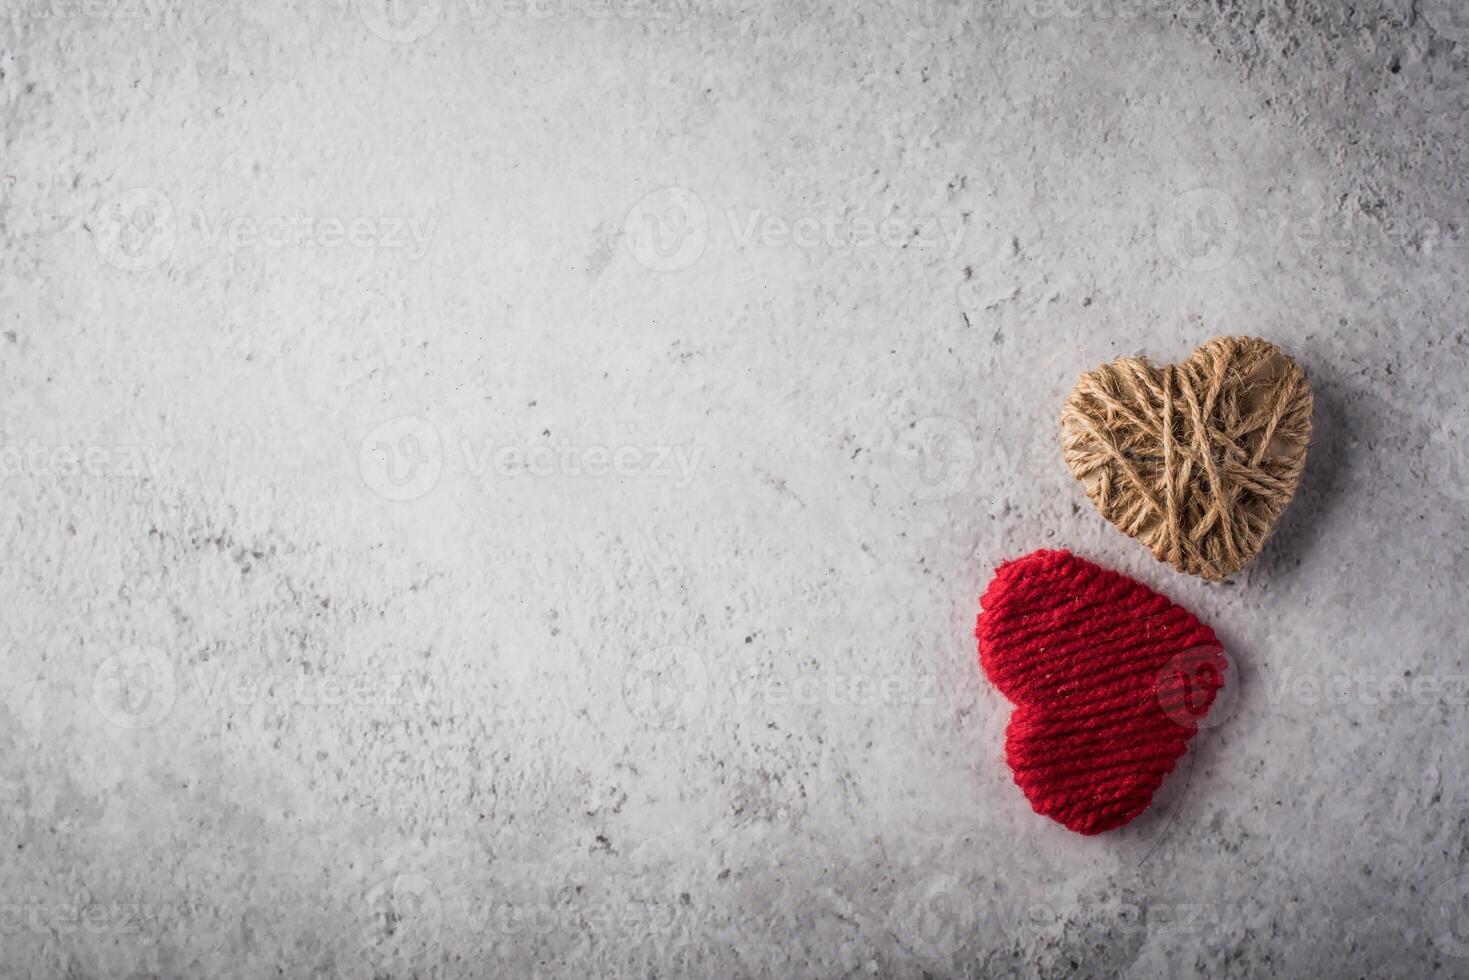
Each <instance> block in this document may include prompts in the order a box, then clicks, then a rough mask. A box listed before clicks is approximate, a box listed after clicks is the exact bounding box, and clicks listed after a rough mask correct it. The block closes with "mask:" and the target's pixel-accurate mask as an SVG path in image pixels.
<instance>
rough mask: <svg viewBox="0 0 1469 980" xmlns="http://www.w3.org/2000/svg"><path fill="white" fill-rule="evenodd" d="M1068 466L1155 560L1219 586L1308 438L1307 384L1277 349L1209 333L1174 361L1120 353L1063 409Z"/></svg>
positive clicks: (1264, 519) (1240, 562)
mask: <svg viewBox="0 0 1469 980" xmlns="http://www.w3.org/2000/svg"><path fill="white" fill-rule="evenodd" d="M1061 430H1062V448H1063V451H1064V453H1065V457H1066V465H1067V466H1069V467H1070V468H1071V472H1072V473H1073V474H1074V475H1075V476H1076V478H1077V479H1078V480H1080V481H1081V483H1082V486H1083V487H1085V488H1086V493H1087V496H1088V497H1090V498H1091V500H1092V502H1093V503H1094V504H1096V505H1097V509H1098V510H1100V511H1101V512H1102V516H1104V517H1106V518H1107V520H1109V521H1111V522H1112V523H1113V524H1115V525H1117V527H1118V528H1120V529H1121V530H1122V531H1124V532H1125V533H1127V534H1129V535H1131V536H1132V537H1134V538H1137V539H1138V540H1139V541H1141V542H1142V543H1143V544H1145V545H1147V547H1148V548H1149V550H1151V551H1152V552H1153V554H1154V556H1156V557H1157V558H1158V560H1159V561H1166V562H1168V563H1169V564H1171V565H1172V566H1173V567H1174V568H1176V569H1178V570H1179V571H1182V572H1188V573H1189V574H1192V575H1199V576H1202V577H1203V578H1206V579H1209V580H1210V581H1215V582H1217V581H1222V580H1223V579H1225V578H1228V577H1229V576H1230V575H1232V574H1233V573H1235V572H1237V571H1239V570H1240V569H1241V568H1242V567H1244V566H1245V565H1246V564H1247V563H1249V561H1250V560H1251V559H1252V558H1254V557H1255V555H1256V554H1258V553H1259V551H1260V548H1261V546H1262V545H1263V544H1264V543H1265V538H1266V537H1267V536H1268V535H1269V533H1270V531H1271V529H1272V528H1273V527H1274V526H1275V521H1276V518H1278V517H1279V516H1280V512H1281V511H1282V510H1284V509H1285V505H1286V504H1287V503H1289V502H1290V498H1291V496H1292V495H1293V494H1294V493H1295V492H1296V486H1297V485H1298V484H1299V482H1300V478H1301V471H1302V470H1303V469H1304V468H1305V464H1306V444H1307V443H1308V442H1309V441H1310V438H1311V386H1310V385H1309V384H1308V383H1307V381H1306V376H1305V374H1304V373H1302V371H1301V369H1300V367H1299V366H1298V365H1297V364H1296V363H1295V361H1293V360H1291V359H1290V358H1289V357H1287V356H1286V355H1285V354H1284V353H1283V352H1282V351H1281V350H1280V348H1278V347H1276V346H1275V345H1274V344H1271V343H1269V342H1268V341H1264V340H1260V339H1258V338H1254V337H1216V338H1214V339H1213V340H1211V341H1209V342H1208V343H1206V344H1205V345H1204V346H1202V347H1200V348H1199V349H1198V350H1196V351H1194V352H1193V353H1192V354H1191V355H1189V357H1188V359H1187V360H1185V361H1183V362H1182V363H1180V364H1166V365H1162V366H1159V365H1156V364H1153V363H1152V362H1151V361H1149V360H1147V359H1146V358H1141V357H1124V358H1120V359H1118V360H1116V361H1113V362H1112V363H1111V364H1105V365H1103V366H1102V367H1099V368H1097V369H1096V370H1095V371H1090V372H1088V373H1086V374H1084V375H1082V376H1081V380H1080V381H1078V382H1077V385H1076V388H1075V389H1074V390H1073V391H1072V392H1071V395H1070V397H1068V398H1067V399H1066V406H1065V408H1064V409H1063V411H1062V413H1061Z"/></svg>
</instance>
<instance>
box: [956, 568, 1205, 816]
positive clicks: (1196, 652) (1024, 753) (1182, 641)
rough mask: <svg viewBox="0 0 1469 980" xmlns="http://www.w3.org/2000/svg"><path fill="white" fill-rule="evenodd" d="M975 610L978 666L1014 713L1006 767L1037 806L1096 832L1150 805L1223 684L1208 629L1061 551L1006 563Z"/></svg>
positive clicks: (1139, 587)
mask: <svg viewBox="0 0 1469 980" xmlns="http://www.w3.org/2000/svg"><path fill="white" fill-rule="evenodd" d="M980 608H981V612H980V615H979V621H978V623H977V624H976V626H975V630H974V632H975V636H976V637H977V638H978V639H979V655H980V663H981V664H982V665H983V666H984V672H985V674H986V675H988V676H989V679H990V681H991V682H992V683H993V684H994V685H995V687H997V688H999V689H1000V693H1002V694H1004V695H1005V697H1007V698H1008V699H1010V700H1011V701H1012V702H1014V703H1015V705H1016V707H1015V712H1014V714H1012V715H1011V716H1010V727H1009V728H1008V729H1007V730H1006V732H1005V759H1006V761H1007V762H1009V764H1010V768H1011V770H1013V771H1014V773H1015V782H1016V783H1017V784H1018V785H1019V786H1020V788H1021V789H1022V790H1023V791H1024V792H1025V795H1026V796H1027V797H1028V798H1029V799H1030V803H1031V806H1033V807H1034V808H1035V811H1036V812H1037V813H1041V814H1044V815H1045V816H1048V817H1050V818H1051V819H1052V820H1056V821H1059V822H1060V823H1063V824H1065V825H1066V826H1067V827H1069V828H1070V829H1072V830H1074V831H1076V832H1078V833H1081V834H1100V833H1102V832H1103V831H1106V830H1111V829H1112V828H1114V827H1120V826H1122V825H1123V824H1125V823H1127V822H1128V821H1129V820H1131V819H1132V818H1133V817H1135V816H1137V815H1138V814H1139V813H1141V812H1143V810H1145V809H1147V807H1148V804H1149V803H1151V802H1152V799H1153V793H1154V792H1156V791H1157V789H1158V787H1159V786H1160V785H1162V783H1163V777H1164V776H1166V775H1168V773H1170V772H1172V771H1173V766H1174V763H1175V762H1177V761H1178V757H1179V756H1181V755H1183V752H1184V748H1185V746H1186V745H1187V744H1188V740H1189V739H1191V738H1193V737H1194V733H1195V732H1196V731H1197V730H1198V720H1199V719H1201V718H1203V717H1204V715H1205V713H1206V712H1207V711H1208V710H1209V706H1210V705H1211V704H1213V703H1214V696H1215V695H1216V694H1217V693H1218V691H1219V689H1220V688H1221V687H1223V686H1224V669H1225V666H1226V662H1225V659H1224V655H1223V653H1224V651H1223V649H1222V648H1221V647H1220V645H1219V642H1218V640H1216V639H1215V637H1214V631H1213V630H1212V629H1210V628H1209V627H1207V626H1205V625H1204V624H1203V623H1201V622H1199V621H1198V620H1197V619H1196V618H1194V616H1193V614H1191V613H1189V612H1188V611H1187V610H1186V609H1183V608H1181V607H1180V606H1177V605H1174V604H1173V602H1172V601H1170V600H1169V599H1168V598H1167V597H1166V596H1163V595H1159V594H1158V593H1157V592H1154V591H1153V590H1152V589H1149V588H1148V587H1147V586H1145V585H1143V584H1142V583H1140V582H1136V581H1134V580H1132V579H1130V578H1127V577H1126V576H1124V575H1119V574H1117V573H1116V572H1113V571H1109V570H1107V569H1105V568H1102V567H1101V566H1099V565H1094V564H1093V563H1091V562H1089V561H1086V560H1084V559H1081V558H1077V557H1076V556H1075V555H1072V554H1071V553H1070V552H1066V551H1036V552H1032V553H1031V554H1029V555H1026V556H1025V557H1024V558H1017V559H1015V560H1014V561H1008V562H1005V563H1004V564H1002V565H1001V566H1000V567H999V568H998V569H996V571H995V577H994V580H993V581H992V582H990V585H989V588H987V589H986V590H985V593H984V595H983V596H981V597H980Z"/></svg>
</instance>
